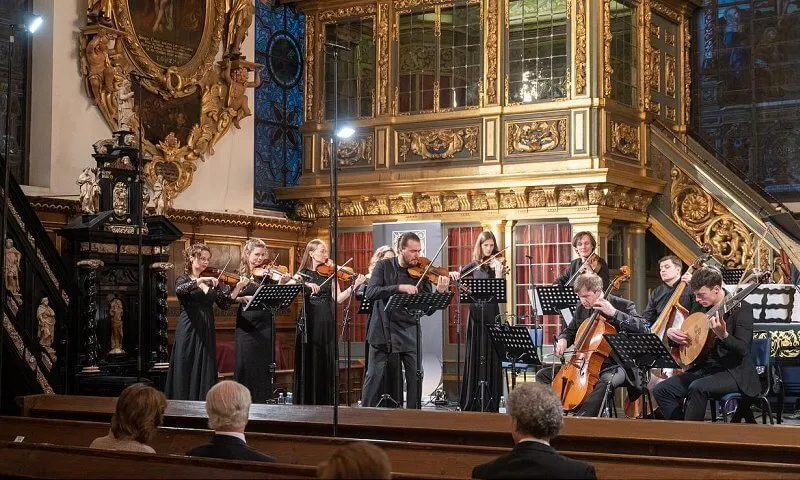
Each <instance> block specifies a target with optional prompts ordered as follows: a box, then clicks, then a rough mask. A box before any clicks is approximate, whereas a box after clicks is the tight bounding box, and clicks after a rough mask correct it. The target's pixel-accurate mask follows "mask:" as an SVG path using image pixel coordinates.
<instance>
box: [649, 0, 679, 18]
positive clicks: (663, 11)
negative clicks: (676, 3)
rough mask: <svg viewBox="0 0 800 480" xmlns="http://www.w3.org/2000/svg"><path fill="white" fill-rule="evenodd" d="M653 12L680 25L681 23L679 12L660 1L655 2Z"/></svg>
mask: <svg viewBox="0 0 800 480" xmlns="http://www.w3.org/2000/svg"><path fill="white" fill-rule="evenodd" d="M653 10H655V11H656V12H657V13H659V14H660V15H662V16H664V17H666V18H668V19H670V20H671V21H672V22H673V23H680V21H681V16H680V14H679V13H678V12H676V11H675V10H673V9H672V8H670V7H668V6H667V5H665V4H664V3H661V2H660V1H658V0H656V1H654V2H653Z"/></svg>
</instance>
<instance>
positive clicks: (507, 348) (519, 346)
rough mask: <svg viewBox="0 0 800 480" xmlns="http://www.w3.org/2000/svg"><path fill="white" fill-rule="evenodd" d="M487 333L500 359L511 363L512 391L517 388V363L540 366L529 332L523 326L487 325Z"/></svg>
mask: <svg viewBox="0 0 800 480" xmlns="http://www.w3.org/2000/svg"><path fill="white" fill-rule="evenodd" d="M487 331H488V332H489V338H490V339H491V342H492V346H493V347H494V349H495V350H496V351H497V354H498V355H499V356H500V358H505V359H506V360H508V361H509V362H511V390H514V388H516V386H517V365H516V364H517V363H519V364H527V365H533V366H534V367H540V366H541V365H542V362H541V361H540V360H539V357H538V356H537V355H536V347H535V346H534V345H533V342H532V341H531V334H530V331H529V330H528V327H526V326H525V325H489V326H488V328H487ZM523 360H524V361H523Z"/></svg>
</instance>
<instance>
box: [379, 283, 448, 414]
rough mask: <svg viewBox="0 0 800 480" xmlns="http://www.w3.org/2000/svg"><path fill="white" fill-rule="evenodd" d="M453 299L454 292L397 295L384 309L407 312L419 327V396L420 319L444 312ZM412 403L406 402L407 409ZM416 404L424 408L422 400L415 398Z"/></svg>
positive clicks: (419, 392) (419, 382)
mask: <svg viewBox="0 0 800 480" xmlns="http://www.w3.org/2000/svg"><path fill="white" fill-rule="evenodd" d="M452 299H453V292H451V291H449V290H448V291H446V292H444V293H439V292H433V293H418V294H416V295H407V294H405V293H396V294H394V295H392V296H391V297H389V301H388V302H387V303H386V307H384V309H383V310H384V311H385V312H386V313H391V312H393V311H395V310H398V311H399V310H405V311H406V313H408V314H409V315H411V317H413V318H414V323H415V324H416V327H417V395H422V346H421V345H420V339H421V337H422V334H421V327H420V323H419V322H420V319H421V318H422V317H423V316H425V315H430V314H431V313H433V312H434V311H436V310H444V309H445V308H447V305H449V304H450V300H452ZM408 380H409V379H408V375H406V383H408ZM409 403H410V402H409V401H408V400H406V408H408V404H409ZM414 403H415V405H416V408H422V399H421V398H415V399H414Z"/></svg>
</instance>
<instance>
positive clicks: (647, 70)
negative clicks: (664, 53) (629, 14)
mask: <svg viewBox="0 0 800 480" xmlns="http://www.w3.org/2000/svg"><path fill="white" fill-rule="evenodd" d="M641 9H642V12H643V15H644V21H643V22H637V23H638V24H640V25H641V26H642V29H643V30H644V32H642V33H643V35H642V37H643V38H644V40H645V41H644V91H643V92H642V94H641V95H639V107H640V108H641V109H642V110H645V111H647V110H650V109H651V106H650V102H651V101H652V99H653V95H652V92H651V91H650V88H649V87H650V86H651V85H652V82H653V75H654V68H655V66H654V62H653V55H652V53H651V52H652V50H653V46H652V42H651V41H650V23H651V22H650V20H651V11H650V0H642V5H641Z"/></svg>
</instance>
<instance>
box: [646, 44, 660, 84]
mask: <svg viewBox="0 0 800 480" xmlns="http://www.w3.org/2000/svg"><path fill="white" fill-rule="evenodd" d="M649 64H650V73H649V75H648V76H649V77H650V78H649V80H650V81H649V82H647V84H648V85H650V88H652V89H653V90H655V91H657V92H660V91H661V50H659V49H657V48H652V49H650V62H649Z"/></svg>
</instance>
